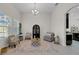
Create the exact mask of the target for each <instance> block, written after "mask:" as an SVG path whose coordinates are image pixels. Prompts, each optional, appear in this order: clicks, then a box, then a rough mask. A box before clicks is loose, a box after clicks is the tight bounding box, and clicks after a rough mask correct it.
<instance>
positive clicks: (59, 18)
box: [51, 3, 77, 46]
mask: <svg viewBox="0 0 79 59" xmlns="http://www.w3.org/2000/svg"><path fill="white" fill-rule="evenodd" d="M76 5H77V4H72V3H70V4H68V3H65V4H64V3H63V4H58V6H56V8H55V10H54V11H53V13H52V20H51V23H52V24H51V31H52V32H54V33H55V34H56V35H59V37H60V43H61V45H63V46H66V29H65V27H66V26H65V23H66V22H65V20H66V18H65V14H66V12H67V11H68V10H69V9H70V8H72V7H73V6H76Z"/></svg>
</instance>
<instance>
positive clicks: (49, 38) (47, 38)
mask: <svg viewBox="0 0 79 59" xmlns="http://www.w3.org/2000/svg"><path fill="white" fill-rule="evenodd" d="M54 36H55V34H54V33H51V32H47V33H46V35H45V36H44V40H45V41H49V42H52V41H55V37H54Z"/></svg>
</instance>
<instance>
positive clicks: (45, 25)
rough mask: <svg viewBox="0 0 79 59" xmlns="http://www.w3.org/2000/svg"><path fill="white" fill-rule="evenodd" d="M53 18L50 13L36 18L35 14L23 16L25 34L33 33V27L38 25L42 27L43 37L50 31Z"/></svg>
mask: <svg viewBox="0 0 79 59" xmlns="http://www.w3.org/2000/svg"><path fill="white" fill-rule="evenodd" d="M50 19H51V16H50V14H49V13H43V14H39V15H37V16H34V15H33V14H24V15H23V16H22V21H21V22H22V32H23V33H24V34H25V33H26V32H31V33H32V27H33V25H34V24H38V25H39V26H40V34H41V37H42V36H43V35H44V34H45V33H46V32H49V31H50V27H51V26H50V22H51V20H50Z"/></svg>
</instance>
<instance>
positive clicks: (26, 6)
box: [13, 3, 56, 13]
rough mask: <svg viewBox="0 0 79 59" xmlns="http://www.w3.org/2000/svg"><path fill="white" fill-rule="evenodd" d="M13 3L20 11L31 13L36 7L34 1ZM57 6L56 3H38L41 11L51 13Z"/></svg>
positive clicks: (37, 6) (37, 5)
mask: <svg viewBox="0 0 79 59" xmlns="http://www.w3.org/2000/svg"><path fill="white" fill-rule="evenodd" d="M13 5H14V7H15V8H16V9H17V10H18V11H19V12H20V13H31V12H32V9H33V8H34V3H14V4H13ZM55 6H56V3H36V8H38V9H39V11H40V13H51V12H52V11H53V10H54V7H55Z"/></svg>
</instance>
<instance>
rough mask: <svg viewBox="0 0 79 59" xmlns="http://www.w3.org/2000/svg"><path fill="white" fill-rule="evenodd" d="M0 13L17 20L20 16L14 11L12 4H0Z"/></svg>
mask: <svg viewBox="0 0 79 59" xmlns="http://www.w3.org/2000/svg"><path fill="white" fill-rule="evenodd" d="M0 11H3V12H4V13H5V14H6V15H8V16H9V17H11V18H14V19H17V20H19V19H20V18H19V17H20V14H19V12H18V11H17V10H16V8H15V7H14V6H12V4H9V3H0Z"/></svg>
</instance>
